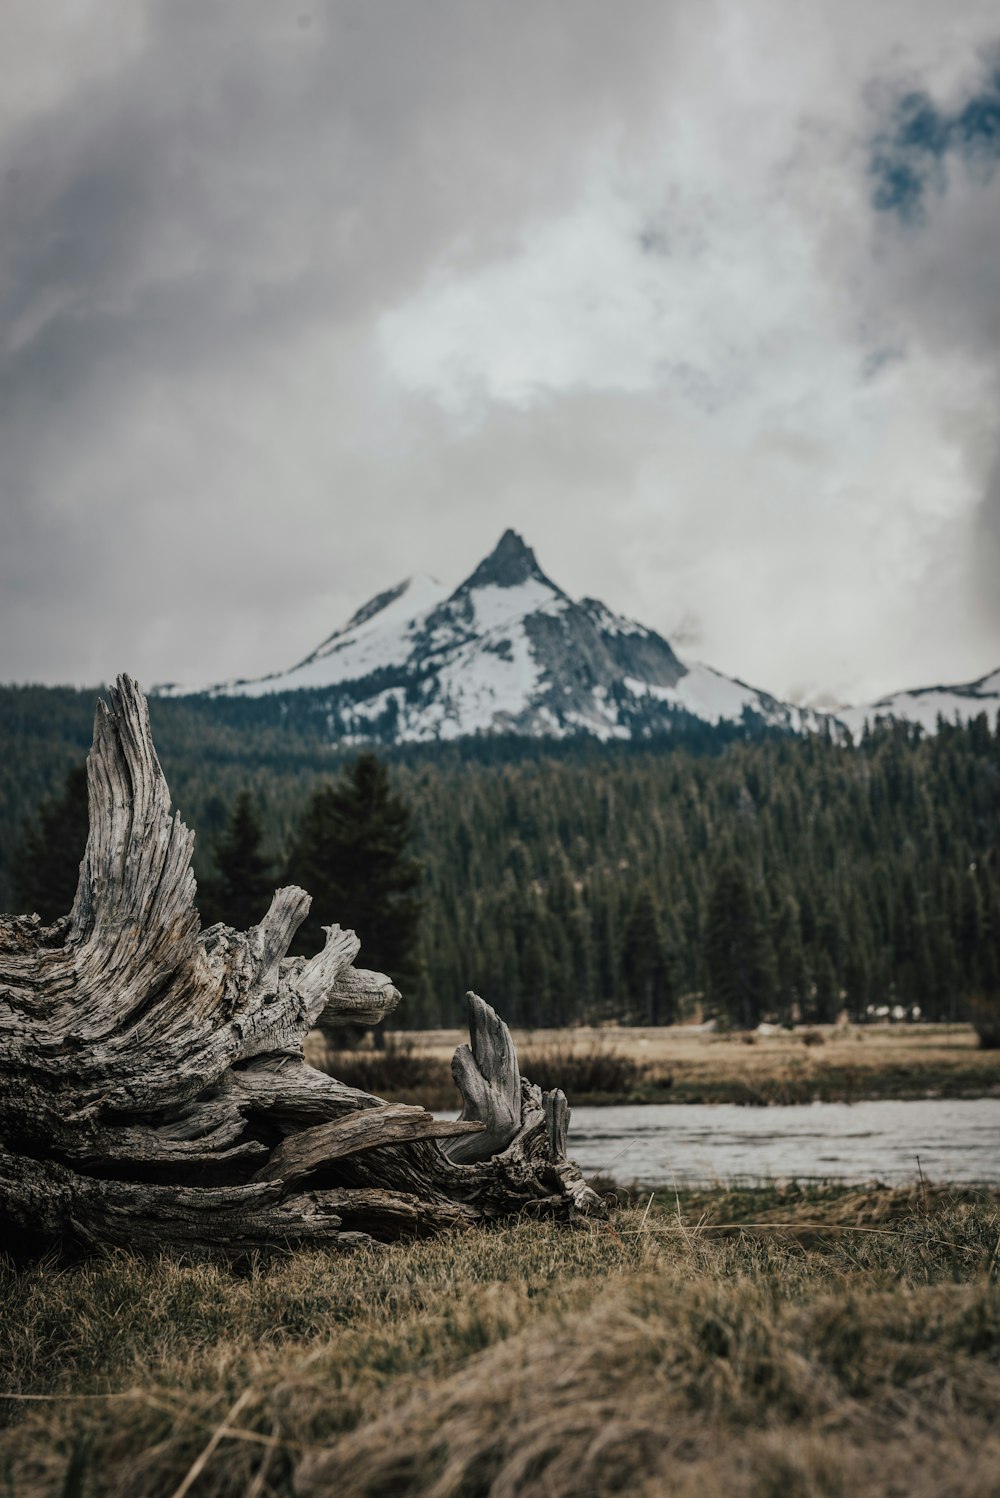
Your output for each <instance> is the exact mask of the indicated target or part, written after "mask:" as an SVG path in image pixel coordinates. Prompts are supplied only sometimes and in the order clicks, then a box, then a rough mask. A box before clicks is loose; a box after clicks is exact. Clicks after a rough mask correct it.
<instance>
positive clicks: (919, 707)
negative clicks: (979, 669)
mask: <svg viewBox="0 0 1000 1498" xmlns="http://www.w3.org/2000/svg"><path fill="white" fill-rule="evenodd" d="M998 712H1000V671H991V672H990V674H989V675H988V676H981V677H980V678H979V680H978V681H970V682H966V683H965V684H964V685H962V686H957V687H914V688H913V690H912V691H909V692H894V693H893V694H892V695H891V696H889V697H880V698H879V700H878V702H870V703H868V704H867V705H866V706H864V707H845V708H842V709H841V710H840V711H839V712H838V714H837V717H838V718H839V719H840V721H841V723H845V724H846V725H847V727H848V728H849V729H850V730H851V733H852V734H853V735H854V737H855V739H856V738H857V737H858V735H859V734H860V733H861V731H862V729H863V728H864V725H865V723H866V722H868V723H870V724H871V725H872V727H874V726H875V723H876V722H877V721H878V719H879V718H899V719H905V720H906V721H907V722H909V723H919V724H921V725H922V727H923V728H924V729H925V730H926V731H927V732H928V733H936V732H937V726H938V718H939V717H940V718H944V719H945V721H946V722H949V723H953V722H954V721H955V719H956V717H957V718H959V719H960V720H961V721H962V722H963V723H967V722H968V721H969V720H970V718H976V717H978V716H979V714H980V713H986V714H987V716H988V717H989V720H990V725H991V727H992V726H993V725H994V724H995V723H996V716H997V713H998Z"/></svg>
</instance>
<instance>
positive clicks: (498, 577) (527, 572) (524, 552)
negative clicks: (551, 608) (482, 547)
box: [460, 528, 559, 592]
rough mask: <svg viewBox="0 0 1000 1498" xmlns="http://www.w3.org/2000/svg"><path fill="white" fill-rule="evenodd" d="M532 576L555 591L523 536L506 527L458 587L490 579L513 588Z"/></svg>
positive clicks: (483, 583) (482, 584) (475, 585)
mask: <svg viewBox="0 0 1000 1498" xmlns="http://www.w3.org/2000/svg"><path fill="white" fill-rule="evenodd" d="M532 577H533V578H537V579H538V580H539V581H540V582H543V583H548V585H549V587H551V588H553V589H554V590H555V591H556V592H558V591H559V589H558V588H556V587H555V584H554V583H553V582H552V581H551V580H550V579H549V578H547V577H546V576H545V573H544V572H543V571H542V569H541V567H539V565H538V558H537V557H536V556H535V553H534V552H533V551H532V549H531V547H530V546H529V545H528V544H527V542H526V541H525V540H524V537H523V536H519V535H518V533H517V531H515V530H511V529H510V528H508V529H507V530H505V531H504V533H503V535H502V536H501V537H500V540H499V541H498V542H497V544H496V546H495V547H494V548H493V550H492V551H491V552H490V554H489V556H488V557H484V559H483V560H482V561H481V562H480V564H479V566H478V567H477V568H476V570H475V572H473V574H472V576H471V577H468V578H466V580H465V582H464V583H463V584H462V587H461V590H460V591H462V592H464V591H465V590H466V589H470V590H471V589H472V588H484V587H486V586H488V585H489V584H490V583H492V584H493V585H494V587H498V588H516V587H519V586H520V584H521V583H523V582H527V580H528V579H529V578H532Z"/></svg>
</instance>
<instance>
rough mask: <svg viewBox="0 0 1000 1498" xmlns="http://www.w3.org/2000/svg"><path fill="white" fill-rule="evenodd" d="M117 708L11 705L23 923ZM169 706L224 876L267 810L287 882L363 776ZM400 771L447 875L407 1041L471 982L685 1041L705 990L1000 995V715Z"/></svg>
mask: <svg viewBox="0 0 1000 1498" xmlns="http://www.w3.org/2000/svg"><path fill="white" fill-rule="evenodd" d="M93 702H94V694H93V693H89V694H87V693H77V692H74V691H71V690H70V689H46V688H6V689H0V708H2V710H3V711H2V717H0V724H2V729H0V732H2V745H3V751H4V752H3V759H2V765H0V834H2V855H3V856H2V859H0V905H2V906H4V907H9V905H10V898H11V893H12V890H13V870H12V868H11V857H12V854H13V850H14V847H15V846H16V843H17V838H18V836H19V833H20V830H21V829H23V827H24V826H25V823H26V819H28V818H30V816H31V815H32V814H33V813H34V810H35V807H36V805H37V803H38V801H39V800H40V799H41V798H42V797H43V796H46V795H47V796H52V795H54V794H56V793H57V792H58V791H59V789H60V788H61V784H62V781H63V778H64V777H65V775H66V773H67V771H68V770H69V769H70V768H71V767H72V766H73V765H74V764H78V763H79V762H80V760H81V759H82V757H83V755H84V754H85V752H86V749H87V747H88V745H89V739H90V725H91V721H92V712H93ZM151 712H152V719H153V729H154V735H155V737H156V742H157V747H158V750H159V753H160V757H161V760H162V762H163V766H164V770H165V772H166V774H167V777H168V780H169V782H170V785H171V790H172V793H173V798H174V803H175V805H176V806H177V807H178V808H179V809H180V811H181V813H182V815H183V816H184V818H185V820H186V821H187V822H188V823H189V825H191V826H192V827H193V828H194V829H195V830H196V832H197V834H198V838H197V842H196V855H195V856H196V872H197V873H198V875H199V878H201V879H206V880H210V879H211V878H213V877H214V876H215V874H216V870H215V869H214V867H213V864H212V850H213V848H214V847H215V846H216V845H217V844H218V840H219V838H220V836H221V834H222V833H223V831H224V829H225V827H226V824H227V820H228V818H229V817H230V815H231V812H232V809H233V807H234V806H235V804H236V801H237V797H238V796H239V794H240V792H241V791H244V790H245V791H247V792H249V794H250V796H251V797H252V798H253V802H254V805H255V807H256V808H257V810H258V812H259V815H260V818H261V822H262V827H263V833H264V844H265V850H266V855H267V858H268V860H269V861H270V863H271V864H272V866H273V867H274V868H275V869H276V870H280V869H281V868H282V867H284V865H285V862H286V859H287V854H288V850H289V849H290V848H291V846H292V843H293V839H294V836H295V832H296V827H297V824H298V821H299V818H300V816H301V813H302V810H303V808H304V807H305V805H306V804H307V801H308V798H309V796H310V795H311V793H312V792H313V791H315V789H316V788H317V786H319V785H320V784H321V783H322V782H323V781H324V780H328V779H330V778H331V777H336V775H337V774H338V773H339V771H340V770H341V769H342V767H343V765H344V763H345V760H346V759H349V758H350V754H349V753H346V754H345V753H344V752H335V751H333V750H332V749H331V747H330V745H329V744H328V743H327V742H326V741H324V739H323V738H322V736H321V735H320V734H318V733H317V732H316V731H315V724H314V723H313V722H305V723H304V724H300V725H296V724H294V723H293V724H288V723H285V724H284V725H283V724H282V723H281V721H280V718H275V719H274V721H264V720H263V719H261V720H258V721H256V723H255V721H254V720H253V718H252V716H247V717H246V718H245V721H244V720H243V719H240V718H235V717H234V718H233V720H232V721H229V720H228V719H227V718H226V717H225V715H222V716H219V717H213V715H212V713H211V712H209V711H207V710H206V709H205V708H204V706H199V707H198V708H197V709H196V708H193V707H192V706H191V705H190V704H187V703H183V702H178V703H174V702H167V701H155V700H154V701H153V702H152V703H151ZM387 757H388V759H389V761H390V775H391V780H392V784H393V786H394V787H395V789H396V790H397V791H398V793H399V794H400V795H401V796H402V798H403V801H404V802H405V804H406V805H407V806H408V807H409V809H410V812H411V817H412V828H413V837H412V852H413V854H414V855H415V856H416V857H417V858H418V859H419V860H420V862H421V863H422V864H423V867H424V878H423V889H422V897H423V911H422V917H421V922H420V928H419V937H418V942H417V946H416V953H415V962H414V964H413V972H412V979H411V982H410V983H409V984H408V985H407V989H406V994H405V999H406V1002H405V1006H404V1008H403V1009H402V1010H401V1011H400V1015H399V1019H400V1022H401V1023H405V1024H407V1025H438V1024H456V1023H459V1021H460V1018H461V1012H462V1011H461V995H462V994H463V993H464V991H465V990H466V989H467V988H469V987H473V988H476V989H477V990H478V991H480V992H482V993H483V994H484V995H485V996H487V997H488V998H489V999H490V1000H491V1002H493V1003H495V1004H497V1005H498V1006H499V1007H500V1008H501V1009H502V1010H503V1012H504V1014H505V1016H506V1017H507V1018H508V1019H510V1020H511V1021H512V1022H513V1023H515V1024H518V1025H527V1026H543V1025H559V1024H566V1023H571V1022H574V1021H577V1020H581V1019H586V1020H592V1021H599V1020H605V1019H618V1020H620V1021H622V1022H625V1023H629V1022H631V1023H657V1022H664V1021H667V1020H669V1019H670V1018H671V1017H672V1016H673V1015H674V1014H675V1012H676V1010H677V1006H678V1004H684V1005H686V1006H687V1008H688V1009H689V1008H690V1004H691V996H692V995H701V996H703V998H704V1001H705V1002H706V1003H708V1004H709V1005H714V1006H716V1007H719V1008H721V1009H722V1010H723V1011H725V1012H728V1013H729V1014H730V1015H731V1017H732V1018H733V1019H734V1021H735V1022H737V1023H753V1022H754V1021H755V1020H756V1019H757V1018H760V1017H763V1016H765V1015H768V1016H774V1017H777V1018H779V1019H780V1018H785V1017H789V1016H791V1015H793V1014H794V1015H796V1016H799V1017H801V1018H803V1019H806V1020H815V1021H822V1020H826V1019H832V1018H833V1017H834V1016H835V1015H836V1013H837V1012H838V1011H839V1009H840V1008H841V1007H842V1006H846V1007H847V1009H848V1011H849V1012H850V1013H852V1014H854V1015H855V1016H857V1017H861V1016H863V1015H864V1014H865V1013H866V1012H867V1010H868V1008H869V1007H870V1006H873V1005H874V1006H882V1005H886V1004H889V1005H901V1006H903V1007H904V1008H906V1009H910V1008H911V1007H912V1006H914V1005H916V1006H919V1008H920V1010H921V1012H922V1013H923V1015H924V1016H925V1017H928V1018H936V1019H957V1018H960V1017H963V1016H964V1014H965V1013H966V1012H967V1011H968V1006H969V1004H970V1002H971V1001H972V1000H973V999H975V998H976V997H982V996H983V995H990V994H996V993H997V991H998V989H1000V869H998V861H1000V855H998V852H997V845H998V833H1000V724H998V725H994V726H991V725H990V723H989V722H988V720H987V719H986V718H985V716H982V717H981V718H979V719H977V720H975V721H974V722H973V723H972V724H970V725H968V726H966V727H959V726H956V725H950V724H944V725H942V726H941V731H940V732H939V733H938V734H937V735H936V736H926V735H923V734H922V733H921V732H920V731H919V730H918V729H915V728H913V727H911V726H907V725H896V726H890V727H883V728H879V729H877V730H876V731H875V732H872V733H866V734H865V735H864V737H863V738H862V741H861V742H860V744H858V745H857V746H856V747H854V748H850V747H845V746H843V745H842V744H839V743H836V742H834V741H832V740H830V739H826V738H823V737H819V736H812V737H808V738H805V739H797V738H793V737H790V736H774V735H770V736H768V735H760V734H752V735H748V734H745V733H744V734H742V735H740V734H726V735H721V736H713V735H712V734H711V733H710V732H708V731H706V732H705V733H704V734H701V735H699V734H698V733H695V732H692V733H691V734H678V735H677V736H676V737H673V738H670V737H667V736H664V738H662V739H660V740H657V741H653V742H650V743H648V744H640V745H600V744H598V743H596V742H595V741H586V742H573V743H570V744H565V743H564V744H560V745H555V746H549V745H543V744H539V743H538V742H537V741H536V742H533V743H528V744H524V743H523V742H522V743H520V744H519V743H518V742H517V741H514V740H509V741H504V740H500V741H497V740H482V741H478V740H477V741H466V742H465V743H464V744H461V745H454V746H446V747H443V748H441V749H437V750H435V749H427V748H422V749H407V750H403V751H393V752H391V753H390V754H389V755H388V756H387ZM320 916H321V918H322V919H323V920H329V919H336V918H337V912H336V911H330V912H320ZM360 934H361V936H362V939H364V932H361V933H360Z"/></svg>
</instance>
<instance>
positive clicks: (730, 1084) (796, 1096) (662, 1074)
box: [307, 1025, 1000, 1108]
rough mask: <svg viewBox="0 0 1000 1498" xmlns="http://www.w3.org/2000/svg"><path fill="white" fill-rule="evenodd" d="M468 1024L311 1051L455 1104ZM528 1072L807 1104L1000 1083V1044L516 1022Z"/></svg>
mask: <svg viewBox="0 0 1000 1498" xmlns="http://www.w3.org/2000/svg"><path fill="white" fill-rule="evenodd" d="M466 1038H467V1037H466V1036H465V1035H464V1034H463V1033H462V1032H460V1031H458V1030H422V1031H420V1030H416V1031H394V1032H392V1034H391V1035H390V1036H389V1045H388V1049H387V1051H386V1052H375V1051H364V1050H362V1051H359V1052H353V1053H350V1052H349V1053H344V1052H337V1053H334V1054H330V1053H329V1052H328V1051H327V1050H326V1049H325V1047H324V1046H323V1043H322V1040H321V1038H320V1037H318V1036H313V1037H311V1039H310V1043H309V1050H308V1051H307V1054H308V1056H309V1058H310V1060H312V1061H313V1062H314V1064H317V1065H321V1066H324V1067H325V1068H328V1069H330V1070H331V1071H333V1072H334V1073H335V1075H337V1076H340V1077H342V1079H343V1080H345V1081H351V1082H355V1083H356V1084H357V1085H361V1086H365V1087H367V1088H368V1089H369V1090H371V1091H374V1092H377V1093H378V1094H379V1095H380V1096H387V1097H391V1098H392V1099H394V1100H395V1099H397V1098H399V1099H401V1100H404V1101H413V1102H420V1103H423V1104H424V1106H425V1107H432V1108H450V1107H451V1106H452V1104H453V1103H455V1102H457V1101H458V1094H457V1093H456V1092H455V1090H454V1088H453V1087H452V1085H451V1080H450V1070H449V1067H450V1060H451V1056H452V1053H453V1051H454V1049H455V1047H456V1046H457V1045H458V1044H459V1043H460V1042H462V1041H463V1040H465V1039H466ZM514 1039H515V1041H516V1044H517V1051H518V1057H519V1059H520V1062H521V1068H522V1071H523V1073H524V1075H525V1076H528V1077H530V1078H531V1079H532V1080H533V1081H537V1082H539V1083H540V1084H541V1085H542V1086H543V1087H551V1086H561V1087H562V1088H563V1091H564V1092H566V1094H567V1096H568V1097H569V1099H570V1102H576V1103H607V1102H636V1103H644V1102H657V1103H671V1102H673V1103H716V1102H720V1103H721V1102H727V1103H747V1104H764V1105H766V1104H769V1103H797V1102H811V1101H814V1100H818V1101H824V1102H850V1101H860V1100H861V1099H863V1098H923V1097H981V1096H984V1095H991V1094H993V1095H995V1094H997V1093H1000V1052H996V1051H992V1052H991V1051H983V1050H981V1049H979V1046H978V1042H977V1038H976V1034H975V1031H974V1030H973V1029H972V1027H971V1025H866V1026H852V1025H844V1026H815V1027H810V1028H805V1029H803V1028H800V1029H797V1030H794V1031H786V1030H781V1031H779V1032H777V1033H776V1034H771V1035H762V1034H758V1033H756V1032H755V1033H752V1034H749V1035H742V1034H739V1033H734V1034H730V1035H720V1034H713V1033H707V1032H705V1031H703V1030H699V1029H696V1028H694V1027H691V1026H684V1025H677V1026H671V1027H667V1028H659V1029H632V1028H629V1029H616V1028H603V1029H597V1030H593V1029H587V1028H584V1027H581V1028H578V1029H567V1030H531V1031H515V1032H514Z"/></svg>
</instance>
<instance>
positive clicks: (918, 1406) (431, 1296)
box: [0, 1187, 1000, 1498]
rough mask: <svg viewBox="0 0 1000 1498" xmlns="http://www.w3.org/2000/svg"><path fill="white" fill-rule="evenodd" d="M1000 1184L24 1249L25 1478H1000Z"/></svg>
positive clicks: (784, 1486)
mask: <svg viewBox="0 0 1000 1498" xmlns="http://www.w3.org/2000/svg"><path fill="white" fill-rule="evenodd" d="M998 1261H1000V1199H998V1197H997V1195H996V1194H993V1193H989V1192H977V1193H973V1192H959V1191H954V1192H949V1191H947V1190H943V1189H940V1188H938V1189H933V1188H928V1189H927V1190H926V1191H924V1192H920V1191H907V1192H886V1191H869V1192H864V1191H857V1190H846V1189H841V1188H837V1189H835V1188H819V1187H813V1188H810V1189H808V1190H806V1189H798V1188H794V1187H789V1188H785V1189H784V1190H782V1191H776V1190H772V1191H765V1190H757V1191H729V1192H723V1191H716V1192H707V1193H703V1194H700V1195H694V1194H688V1195H682V1196H681V1197H678V1198H674V1197H672V1196H671V1197H669V1198H663V1199H656V1200H653V1201H652V1202H647V1201H645V1200H644V1201H642V1202H639V1203H638V1204H635V1205H631V1206H626V1207H622V1208H620V1209H617V1210H615V1212H614V1213H613V1215H612V1218H611V1220H610V1221H609V1222H604V1223H600V1222H590V1223H582V1224H580V1225H579V1226H577V1227H572V1228H567V1227H559V1226H556V1225H553V1224H550V1223H545V1222H537V1221H536V1222H527V1221H524V1222H520V1223H515V1224H512V1225H510V1226H507V1227H501V1228H496V1229H492V1230H489V1231H467V1232H465V1233H462V1234H457V1235H454V1236H451V1237H448V1238H444V1239H439V1240H436V1241H433V1242H426V1243H412V1244H398V1245H395V1246H390V1247H386V1248H381V1249H372V1250H361V1251H359V1252H357V1253H355V1254H354V1255H353V1256H350V1257H340V1256H337V1255H335V1254H330V1253H324V1252H317V1251H312V1252H301V1253H293V1254H289V1255H285V1256H280V1255H276V1256H274V1257H273V1258H271V1259H265V1258H258V1259H255V1260H253V1261H252V1262H250V1263H248V1264H242V1265H240V1266H237V1267H236V1268H230V1267H225V1266H221V1265H218V1264H216V1265H212V1264H205V1263H193V1262H184V1261H183V1260H178V1259H170V1258H162V1259H160V1260H152V1261H148V1260H139V1259H135V1258H133V1257H130V1256H129V1255H128V1254H125V1253H113V1254H107V1255H102V1256H99V1257H96V1258H93V1259H90V1260H87V1261H85V1262H80V1263H76V1264H58V1263H56V1262H54V1261H48V1262H44V1263H41V1264H38V1263H34V1264H25V1265H20V1266H17V1265H15V1264H13V1263H10V1262H8V1263H2V1261H0V1297H2V1305H3V1315H2V1320H0V1393H2V1395H3V1398H2V1399H0V1410H2V1411H3V1416H2V1419H3V1428H0V1492H3V1493H4V1494H5V1495H10V1498H50V1495H51V1498H187V1495H192V1498H223V1495H226V1498H230V1495H231V1498H237V1495H239V1498H248V1495H249V1498H280V1495H284V1498H289V1495H298V1498H321V1495H324V1498H325V1495H331V1498H332V1495H336V1498H387V1495H394V1498H543V1495H544V1498H604V1495H610V1494H613V1493H628V1494H637V1495H640V1498H643V1495H644V1498H653V1495H660V1494H677V1495H684V1498H695V1495H697V1498H723V1495H725V1498H807V1495H809V1498H812V1495H829V1498H845V1495H848V1494H849V1495H851V1498H886V1495H893V1494H895V1495H906V1498H988V1495H996V1493H997V1491H998V1473H1000V1287H998V1283H997V1277H998Z"/></svg>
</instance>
